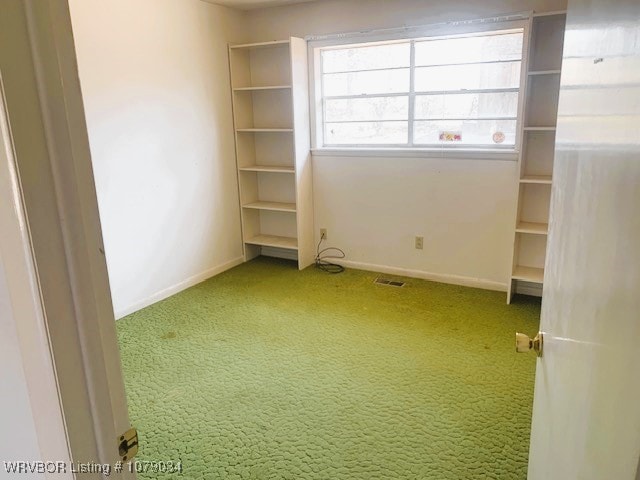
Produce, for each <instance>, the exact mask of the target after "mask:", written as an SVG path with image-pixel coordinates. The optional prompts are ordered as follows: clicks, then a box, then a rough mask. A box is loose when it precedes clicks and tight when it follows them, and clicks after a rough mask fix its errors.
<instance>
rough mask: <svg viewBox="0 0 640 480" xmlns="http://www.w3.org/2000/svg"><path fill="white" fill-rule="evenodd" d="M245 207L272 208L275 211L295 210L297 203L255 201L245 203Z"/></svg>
mask: <svg viewBox="0 0 640 480" xmlns="http://www.w3.org/2000/svg"><path fill="white" fill-rule="evenodd" d="M243 207H244V208H253V209H256V210H272V211H274V212H295V211H296V204H295V203H282V202H253V203H247V204H245V205H243Z"/></svg>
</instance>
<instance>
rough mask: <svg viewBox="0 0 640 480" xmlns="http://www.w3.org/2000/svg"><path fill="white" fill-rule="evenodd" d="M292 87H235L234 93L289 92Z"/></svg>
mask: <svg viewBox="0 0 640 480" xmlns="http://www.w3.org/2000/svg"><path fill="white" fill-rule="evenodd" d="M289 89H291V85H266V86H263V87H235V88H234V89H233V91H234V92H254V91H262V90H289Z"/></svg>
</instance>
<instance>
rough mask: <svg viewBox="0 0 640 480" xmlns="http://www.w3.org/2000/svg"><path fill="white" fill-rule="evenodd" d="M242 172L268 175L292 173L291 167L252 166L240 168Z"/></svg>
mask: <svg viewBox="0 0 640 480" xmlns="http://www.w3.org/2000/svg"><path fill="white" fill-rule="evenodd" d="M239 170H240V171H242V172H269V173H294V172H295V170H294V169H293V167H285V166H277V165H273V166H271V165H269V166H267V165H252V166H250V167H240V168H239Z"/></svg>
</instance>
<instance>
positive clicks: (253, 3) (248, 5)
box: [204, 0, 318, 10]
mask: <svg viewBox="0 0 640 480" xmlns="http://www.w3.org/2000/svg"><path fill="white" fill-rule="evenodd" d="M204 1H205V2H209V3H217V4H218V5H225V6H227V7H233V8H239V9H241V10H251V9H254V8H264V7H277V6H279V5H291V4H294V3H306V2H314V1H318V0H204Z"/></svg>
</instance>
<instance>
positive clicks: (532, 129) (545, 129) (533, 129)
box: [524, 127, 556, 132]
mask: <svg viewBox="0 0 640 480" xmlns="http://www.w3.org/2000/svg"><path fill="white" fill-rule="evenodd" d="M524 130H525V132H555V131H556V127H524Z"/></svg>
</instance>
